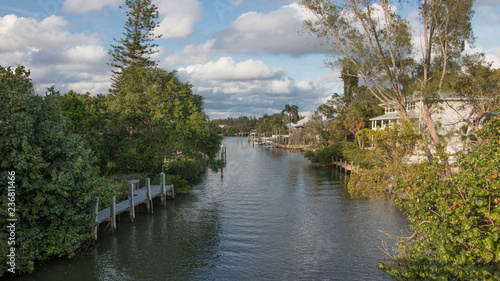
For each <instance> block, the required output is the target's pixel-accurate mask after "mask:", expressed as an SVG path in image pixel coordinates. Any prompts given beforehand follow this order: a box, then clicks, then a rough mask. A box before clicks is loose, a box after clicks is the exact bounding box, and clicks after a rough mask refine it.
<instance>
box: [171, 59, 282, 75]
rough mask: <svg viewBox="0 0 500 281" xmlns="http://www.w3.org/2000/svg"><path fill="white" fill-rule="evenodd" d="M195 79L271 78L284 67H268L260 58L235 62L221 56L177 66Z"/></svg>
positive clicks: (280, 72) (280, 73)
mask: <svg viewBox="0 0 500 281" xmlns="http://www.w3.org/2000/svg"><path fill="white" fill-rule="evenodd" d="M179 71H184V72H186V73H190V74H192V75H193V76H194V77H195V78H197V79H208V80H260V79H273V78H275V77H280V76H282V75H283V74H284V73H285V70H284V68H282V67H280V68H276V67H270V66H268V65H267V64H266V63H265V62H263V61H261V60H246V61H243V62H239V63H236V61H235V60H234V59H233V58H231V57H222V58H220V59H219V60H217V61H211V62H208V63H206V64H203V65H202V64H197V65H191V66H188V67H185V68H179Z"/></svg>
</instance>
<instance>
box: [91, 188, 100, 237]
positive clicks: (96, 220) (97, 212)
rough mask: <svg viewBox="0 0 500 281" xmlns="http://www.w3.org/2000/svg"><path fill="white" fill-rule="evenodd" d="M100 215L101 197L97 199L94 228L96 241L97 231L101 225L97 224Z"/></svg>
mask: <svg viewBox="0 0 500 281" xmlns="http://www.w3.org/2000/svg"><path fill="white" fill-rule="evenodd" d="M98 215H99V197H97V200H96V202H95V226H94V227H92V228H93V231H94V239H95V240H97V229H98V226H99V224H97V222H98V219H97V216H98Z"/></svg>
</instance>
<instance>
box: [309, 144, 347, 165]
mask: <svg viewBox="0 0 500 281" xmlns="http://www.w3.org/2000/svg"><path fill="white" fill-rule="evenodd" d="M305 157H306V158H308V159H309V160H310V161H311V162H312V163H316V164H322V165H331V164H332V159H340V158H342V145H341V144H337V145H331V146H327V147H325V148H322V149H318V150H316V151H308V152H306V154H305Z"/></svg>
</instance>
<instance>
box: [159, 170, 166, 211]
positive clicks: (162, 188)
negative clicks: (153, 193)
mask: <svg viewBox="0 0 500 281" xmlns="http://www.w3.org/2000/svg"><path fill="white" fill-rule="evenodd" d="M160 181H161V183H160V185H161V195H160V199H161V204H162V205H165V196H166V195H167V191H166V188H165V173H164V172H161V173H160Z"/></svg>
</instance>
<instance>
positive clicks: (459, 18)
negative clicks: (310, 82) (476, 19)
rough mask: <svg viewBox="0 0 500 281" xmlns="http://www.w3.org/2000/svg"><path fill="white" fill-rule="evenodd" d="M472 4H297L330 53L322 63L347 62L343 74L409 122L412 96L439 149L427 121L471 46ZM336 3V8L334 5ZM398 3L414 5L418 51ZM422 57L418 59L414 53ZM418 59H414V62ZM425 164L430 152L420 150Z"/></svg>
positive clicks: (366, 0) (389, 0) (382, 0)
mask: <svg viewBox="0 0 500 281" xmlns="http://www.w3.org/2000/svg"><path fill="white" fill-rule="evenodd" d="M473 2H474V0H419V1H417V0H414V1H397V0H378V1H371V0H344V1H336V2H332V1H328V0H302V1H301V5H302V6H304V7H305V8H306V9H307V10H308V11H309V12H310V13H311V14H312V18H311V19H309V20H306V21H305V22H304V27H305V29H306V30H308V31H309V32H311V33H312V34H314V35H316V36H318V37H319V38H320V39H321V40H322V42H323V43H324V44H326V45H327V46H328V47H329V48H330V51H331V53H330V57H329V60H328V62H327V63H328V64H329V65H330V66H331V67H335V66H336V65H337V63H338V62H342V61H348V62H350V67H351V68H352V71H351V72H350V73H349V75H352V76H355V75H357V77H359V78H360V79H361V80H362V81H363V83H364V84H365V85H366V87H367V89H368V90H369V92H370V93H371V94H372V95H374V96H375V97H377V98H378V99H379V100H380V101H381V102H383V103H385V104H387V105H389V106H391V107H392V108H393V109H394V110H396V111H397V112H398V113H399V114H400V115H401V117H402V118H403V119H404V120H407V121H411V120H410V116H409V114H408V107H407V106H408V101H409V100H410V99H411V98H414V97H412V96H413V95H414V94H415V93H416V92H418V93H420V97H419V98H421V99H422V101H423V108H422V112H423V116H422V117H423V120H424V122H425V125H426V128H427V130H426V131H427V132H428V133H429V135H430V138H431V140H432V144H433V145H434V146H435V147H436V148H437V149H438V150H442V149H443V144H442V142H441V140H440V138H439V136H438V133H437V130H436V125H435V124H434V121H433V120H432V119H431V115H432V113H433V111H434V110H436V109H437V107H438V104H439V102H440V97H441V96H442V94H443V92H444V91H445V90H446V81H447V80H448V79H450V72H451V71H452V69H453V68H452V67H450V65H453V64H455V63H458V60H459V58H460V56H461V52H462V51H463V48H464V42H469V43H472V40H473V34H472V28H471V18H472V15H473V11H472V3H473ZM337 3H338V4H337ZM402 3H410V4H411V3H413V4H416V5H417V6H418V11H419V19H420V23H421V26H422V30H419V34H421V37H422V42H423V46H421V48H417V46H415V45H414V43H413V41H412V38H413V33H412V29H411V26H410V22H409V21H408V20H407V19H405V18H404V15H403V12H404V11H405V8H404V7H402V5H403V4H402ZM420 49H422V50H423V52H422V53H421V54H418V53H417V51H418V50H420ZM419 56H420V58H418V57H419ZM426 152H427V155H428V157H429V159H432V154H431V153H430V150H429V149H428V148H426Z"/></svg>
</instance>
